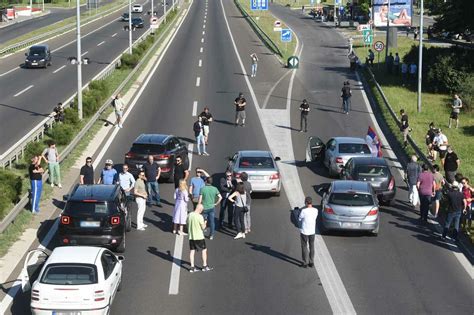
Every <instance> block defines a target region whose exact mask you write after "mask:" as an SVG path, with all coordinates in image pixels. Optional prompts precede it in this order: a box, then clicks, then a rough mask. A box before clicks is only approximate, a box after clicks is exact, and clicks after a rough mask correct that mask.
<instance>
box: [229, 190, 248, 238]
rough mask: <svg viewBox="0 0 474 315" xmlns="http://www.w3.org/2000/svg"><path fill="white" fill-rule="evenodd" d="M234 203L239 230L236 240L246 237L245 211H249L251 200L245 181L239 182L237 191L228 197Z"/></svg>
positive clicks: (235, 218)
mask: <svg viewBox="0 0 474 315" xmlns="http://www.w3.org/2000/svg"><path fill="white" fill-rule="evenodd" d="M227 199H228V200H229V201H230V202H232V203H233V204H234V221H235V227H236V230H237V235H236V236H235V237H234V240H236V239H239V238H245V219H244V217H245V212H247V211H248V204H247V202H248V201H249V198H248V195H247V192H246V191H245V186H244V183H243V182H240V183H237V186H236V188H235V191H234V192H233V193H232V194H231V195H230V196H229V197H228V198H227Z"/></svg>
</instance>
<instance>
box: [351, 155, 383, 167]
mask: <svg viewBox="0 0 474 315" xmlns="http://www.w3.org/2000/svg"><path fill="white" fill-rule="evenodd" d="M352 161H353V162H354V164H355V165H382V166H387V167H388V164H387V161H386V160H385V159H384V158H380V157H371V156H360V157H353V158H352Z"/></svg>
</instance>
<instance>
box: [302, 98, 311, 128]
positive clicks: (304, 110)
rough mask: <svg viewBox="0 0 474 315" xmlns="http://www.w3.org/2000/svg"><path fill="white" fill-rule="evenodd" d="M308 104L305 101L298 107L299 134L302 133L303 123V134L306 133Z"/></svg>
mask: <svg viewBox="0 0 474 315" xmlns="http://www.w3.org/2000/svg"><path fill="white" fill-rule="evenodd" d="M309 110H310V108H309V104H308V101H307V100H306V99H304V100H303V103H301V105H300V112H301V115H300V132H303V122H304V132H308V114H309Z"/></svg>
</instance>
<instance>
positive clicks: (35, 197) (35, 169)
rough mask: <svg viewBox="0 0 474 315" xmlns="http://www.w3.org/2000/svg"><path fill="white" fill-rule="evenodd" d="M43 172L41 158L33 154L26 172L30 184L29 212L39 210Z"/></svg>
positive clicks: (34, 212)
mask: <svg viewBox="0 0 474 315" xmlns="http://www.w3.org/2000/svg"><path fill="white" fill-rule="evenodd" d="M43 173H44V169H43V168H42V167H41V158H40V157H38V156H34V157H33V158H32V159H31V164H30V166H29V167H28V174H29V176H30V184H31V200H30V204H31V212H32V213H33V214H37V213H39V211H40V208H39V205H40V201H41V193H42V191H43Z"/></svg>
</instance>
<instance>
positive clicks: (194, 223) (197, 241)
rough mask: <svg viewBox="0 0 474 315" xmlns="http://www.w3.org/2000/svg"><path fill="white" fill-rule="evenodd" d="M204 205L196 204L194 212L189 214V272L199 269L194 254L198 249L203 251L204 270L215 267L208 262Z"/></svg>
mask: <svg viewBox="0 0 474 315" xmlns="http://www.w3.org/2000/svg"><path fill="white" fill-rule="evenodd" d="M203 210H204V209H203V207H202V205H201V204H199V205H197V206H196V209H194V211H193V212H191V213H189V214H188V219H187V221H186V224H187V226H188V234H189V235H188V237H189V249H190V252H189V262H190V264H191V268H190V269H189V272H196V271H198V269H197V268H196V266H195V265H194V254H195V253H196V251H198V250H201V251H202V269H201V270H202V271H211V270H212V269H213V268H211V267H209V266H208V264H207V246H206V240H205V238H204V229H205V228H206V221H205V220H204V217H203V216H202V212H203Z"/></svg>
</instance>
